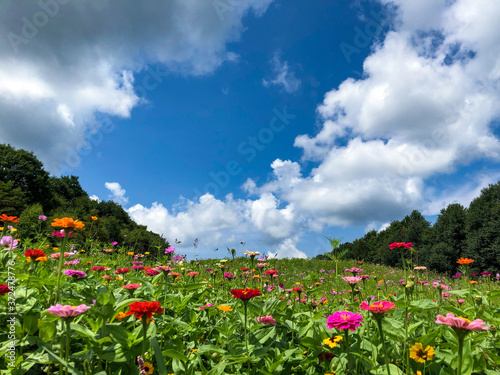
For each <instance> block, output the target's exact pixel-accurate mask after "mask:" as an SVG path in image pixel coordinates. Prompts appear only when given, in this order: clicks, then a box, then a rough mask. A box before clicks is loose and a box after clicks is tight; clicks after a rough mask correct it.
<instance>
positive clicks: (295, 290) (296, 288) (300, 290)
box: [292, 286, 302, 293]
mask: <svg viewBox="0 0 500 375" xmlns="http://www.w3.org/2000/svg"><path fill="white" fill-rule="evenodd" d="M292 292H297V293H302V289H300V288H299V287H298V286H296V287H295V288H293V289H292Z"/></svg>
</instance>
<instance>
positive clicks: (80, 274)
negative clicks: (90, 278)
mask: <svg viewBox="0 0 500 375" xmlns="http://www.w3.org/2000/svg"><path fill="white" fill-rule="evenodd" d="M63 273H64V274H65V275H66V276H73V277H74V278H75V279H76V278H79V279H83V278H84V277H85V276H87V274H86V273H85V272H83V271H78V270H64V271H63Z"/></svg>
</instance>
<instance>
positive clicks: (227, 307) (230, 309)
mask: <svg viewBox="0 0 500 375" xmlns="http://www.w3.org/2000/svg"><path fill="white" fill-rule="evenodd" d="M217 308H218V309H219V310H221V311H224V312H228V311H233V309H232V308H231V307H229V306H228V305H219V306H217Z"/></svg>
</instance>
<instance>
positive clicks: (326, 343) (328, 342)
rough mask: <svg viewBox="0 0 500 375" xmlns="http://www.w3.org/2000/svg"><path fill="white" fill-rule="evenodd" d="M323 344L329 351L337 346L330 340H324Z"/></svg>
mask: <svg viewBox="0 0 500 375" xmlns="http://www.w3.org/2000/svg"><path fill="white" fill-rule="evenodd" d="M323 344H325V345H328V346H329V347H330V348H331V349H333V348H335V347H336V346H337V343H336V342H335V341H333V340H332V339H331V338H327V339H324V340H323Z"/></svg>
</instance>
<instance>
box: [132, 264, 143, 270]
mask: <svg viewBox="0 0 500 375" xmlns="http://www.w3.org/2000/svg"><path fill="white" fill-rule="evenodd" d="M132 269H133V270H137V271H140V270H143V269H144V266H142V265H134V266H132Z"/></svg>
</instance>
